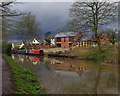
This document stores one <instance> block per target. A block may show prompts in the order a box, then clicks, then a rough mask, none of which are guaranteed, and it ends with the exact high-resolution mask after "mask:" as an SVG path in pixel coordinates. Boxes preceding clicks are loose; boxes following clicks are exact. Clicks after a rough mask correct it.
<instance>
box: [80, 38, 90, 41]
mask: <svg viewBox="0 0 120 96" xmlns="http://www.w3.org/2000/svg"><path fill="white" fill-rule="evenodd" d="M88 40H90V38H89V37H82V38H81V41H88Z"/></svg>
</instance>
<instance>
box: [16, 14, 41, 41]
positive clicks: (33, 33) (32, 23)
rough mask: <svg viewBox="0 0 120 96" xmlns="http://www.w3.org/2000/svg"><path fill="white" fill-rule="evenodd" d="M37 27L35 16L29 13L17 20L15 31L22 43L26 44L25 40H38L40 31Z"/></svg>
mask: <svg viewBox="0 0 120 96" xmlns="http://www.w3.org/2000/svg"><path fill="white" fill-rule="evenodd" d="M39 25H40V24H39V23H37V21H36V16H34V15H32V14H31V13H30V12H29V13H26V14H24V15H23V16H22V17H20V18H19V20H18V22H17V23H16V26H15V31H16V32H17V35H19V36H20V37H21V39H22V41H23V42H26V40H27V39H30V40H31V41H32V40H33V38H35V37H36V38H40V32H41V29H40V28H39Z"/></svg>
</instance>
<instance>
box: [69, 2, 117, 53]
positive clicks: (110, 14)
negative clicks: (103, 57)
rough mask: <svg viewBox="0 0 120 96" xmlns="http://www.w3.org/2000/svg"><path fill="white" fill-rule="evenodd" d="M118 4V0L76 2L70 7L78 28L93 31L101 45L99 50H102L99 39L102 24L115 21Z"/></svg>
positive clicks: (82, 30) (83, 30)
mask: <svg viewBox="0 0 120 96" xmlns="http://www.w3.org/2000/svg"><path fill="white" fill-rule="evenodd" d="M117 14H118V13H117V4H116V2H107V1H103V2H98V0H93V2H75V3H74V4H73V5H72V6H71V8H70V16H71V17H72V21H74V22H72V23H73V24H74V23H75V24H76V25H77V28H78V29H79V31H81V32H86V33H87V34H89V33H88V32H92V33H90V34H92V35H94V36H95V38H96V41H97V44H98V47H99V51H100V52H102V49H101V44H100V40H99V36H100V35H101V33H99V31H98V29H99V28H100V27H101V26H102V25H106V24H108V23H110V21H112V20H113V21H114V20H115V19H116V17H117Z"/></svg>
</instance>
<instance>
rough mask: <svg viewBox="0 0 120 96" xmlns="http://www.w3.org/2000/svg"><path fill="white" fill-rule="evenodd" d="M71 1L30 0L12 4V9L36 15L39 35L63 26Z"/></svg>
mask: <svg viewBox="0 0 120 96" xmlns="http://www.w3.org/2000/svg"><path fill="white" fill-rule="evenodd" d="M71 4H72V3H71V2H44V3H43V2H30V3H28V2H27V3H23V4H19V5H15V6H13V9H15V10H18V11H23V12H31V13H32V14H34V15H36V18H37V22H38V23H41V25H40V28H41V30H42V32H41V37H44V34H45V33H46V32H48V31H51V32H52V33H53V34H55V33H56V31H57V30H58V29H61V28H62V27H64V26H65V24H66V23H67V21H68V20H69V8H70V6H71Z"/></svg>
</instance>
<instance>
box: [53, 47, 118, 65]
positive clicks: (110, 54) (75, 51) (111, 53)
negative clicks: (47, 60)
mask: <svg viewBox="0 0 120 96" xmlns="http://www.w3.org/2000/svg"><path fill="white" fill-rule="evenodd" d="M51 54H57V55H63V56H75V58H78V59H85V60H96V61H104V62H106V63H116V64H117V63H118V45H103V46H102V52H101V53H100V52H99V50H98V47H92V48H91V47H88V46H87V47H86V46H85V47H75V48H72V49H70V50H69V51H66V52H61V53H60V54H59V53H51Z"/></svg>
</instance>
